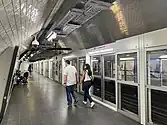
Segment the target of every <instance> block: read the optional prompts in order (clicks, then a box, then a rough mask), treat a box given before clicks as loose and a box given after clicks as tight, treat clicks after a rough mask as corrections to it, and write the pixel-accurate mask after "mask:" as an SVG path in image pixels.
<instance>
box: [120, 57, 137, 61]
mask: <svg viewBox="0 0 167 125" xmlns="http://www.w3.org/2000/svg"><path fill="white" fill-rule="evenodd" d="M134 59H135V58H133V57H129V58H120V61H127V60H134Z"/></svg>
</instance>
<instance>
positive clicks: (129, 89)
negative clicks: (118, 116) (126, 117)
mask: <svg viewBox="0 0 167 125" xmlns="http://www.w3.org/2000/svg"><path fill="white" fill-rule="evenodd" d="M121 110H125V111H130V112H132V113H134V114H138V90H137V86H131V85H126V84H121Z"/></svg>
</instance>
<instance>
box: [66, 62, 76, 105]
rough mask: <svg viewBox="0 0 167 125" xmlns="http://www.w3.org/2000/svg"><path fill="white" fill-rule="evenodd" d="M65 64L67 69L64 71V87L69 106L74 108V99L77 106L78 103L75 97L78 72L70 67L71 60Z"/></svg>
mask: <svg viewBox="0 0 167 125" xmlns="http://www.w3.org/2000/svg"><path fill="white" fill-rule="evenodd" d="M65 63H66V67H65V69H64V86H65V87H66V94H67V102H68V106H72V97H73V99H74V105H76V104H77V102H78V101H77V99H76V96H75V87H76V84H77V70H76V68H75V67H74V66H72V65H70V61H69V60H66V61H65ZM71 96H72V97H71Z"/></svg>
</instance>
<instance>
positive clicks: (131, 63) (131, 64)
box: [118, 53, 138, 83]
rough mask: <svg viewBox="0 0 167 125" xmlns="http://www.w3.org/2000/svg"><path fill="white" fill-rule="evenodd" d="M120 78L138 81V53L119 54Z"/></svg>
mask: <svg viewBox="0 0 167 125" xmlns="http://www.w3.org/2000/svg"><path fill="white" fill-rule="evenodd" d="M118 80H120V81H129V82H134V83H137V82H138V81H137V53H130V54H121V55H118Z"/></svg>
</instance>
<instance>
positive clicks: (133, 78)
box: [117, 52, 139, 117]
mask: <svg viewBox="0 0 167 125" xmlns="http://www.w3.org/2000/svg"><path fill="white" fill-rule="evenodd" d="M117 57H118V58H117V59H118V60H117V61H118V64H117V68H118V74H117V75H118V76H117V78H118V81H119V83H118V85H119V109H121V110H122V111H124V112H127V113H130V114H131V116H132V117H133V114H135V115H136V117H138V104H139V102H138V96H139V95H138V86H139V85H138V84H137V83H138V75H137V74H138V71H137V68H138V67H137V66H138V65H137V62H138V61H137V52H135V53H125V54H119V55H118V56H117ZM133 84H134V85H133Z"/></svg>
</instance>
